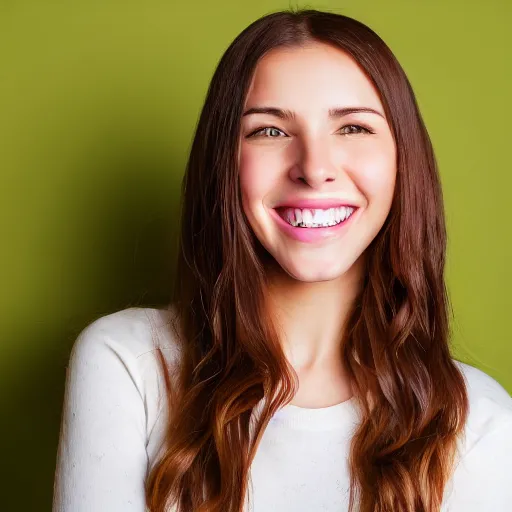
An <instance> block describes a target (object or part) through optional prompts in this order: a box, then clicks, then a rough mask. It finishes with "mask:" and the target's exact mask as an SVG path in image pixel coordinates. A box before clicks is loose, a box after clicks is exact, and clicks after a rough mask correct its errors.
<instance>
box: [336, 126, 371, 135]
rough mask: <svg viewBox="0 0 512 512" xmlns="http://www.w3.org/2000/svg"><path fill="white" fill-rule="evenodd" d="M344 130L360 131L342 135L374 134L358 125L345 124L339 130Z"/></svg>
mask: <svg viewBox="0 0 512 512" xmlns="http://www.w3.org/2000/svg"><path fill="white" fill-rule="evenodd" d="M344 128H356V130H361V131H356V132H354V131H350V132H349V133H342V135H358V134H359V133H374V132H372V131H371V130H369V129H368V128H365V127H364V126H359V125H358V124H346V125H345V126H342V127H341V128H340V130H343V129H344Z"/></svg>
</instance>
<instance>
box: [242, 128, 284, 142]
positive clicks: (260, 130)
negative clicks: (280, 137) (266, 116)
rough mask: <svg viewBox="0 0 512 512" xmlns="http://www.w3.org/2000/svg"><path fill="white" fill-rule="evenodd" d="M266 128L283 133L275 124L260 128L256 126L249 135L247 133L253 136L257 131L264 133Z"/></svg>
mask: <svg viewBox="0 0 512 512" xmlns="http://www.w3.org/2000/svg"><path fill="white" fill-rule="evenodd" d="M266 130H274V131H276V132H281V133H283V132H282V131H281V130H279V128H276V127H275V126H263V127H261V128H258V129H257V130H256V131H254V132H252V133H251V134H250V135H248V137H255V136H257V135H258V134H259V133H265V131H266ZM268 138H270V139H275V138H276V137H268Z"/></svg>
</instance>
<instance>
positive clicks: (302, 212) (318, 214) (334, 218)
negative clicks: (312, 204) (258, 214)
mask: <svg viewBox="0 0 512 512" xmlns="http://www.w3.org/2000/svg"><path fill="white" fill-rule="evenodd" d="M353 211H354V208H352V207H351V206H340V207H339V208H329V209H328V210H313V209H310V208H303V209H301V208H287V209H286V210H285V212H284V217H285V219H286V220H287V221H288V222H289V223H290V224H291V225H292V226H295V227H296V226H298V225H299V224H301V225H303V226H305V227H308V228H309V227H312V226H334V225H335V224H339V223H340V222H342V221H344V220H345V219H346V218H348V217H349V216H350V215H351V214H352V212H353Z"/></svg>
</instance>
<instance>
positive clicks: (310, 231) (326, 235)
mask: <svg viewBox="0 0 512 512" xmlns="http://www.w3.org/2000/svg"><path fill="white" fill-rule="evenodd" d="M358 211H359V208H356V209H355V210H354V211H353V212H352V214H351V215H350V217H349V218H348V219H345V220H344V221H343V222H340V223H339V224H336V225H335V226H327V227H324V228H299V227H294V226H292V225H291V224H288V222H286V221H285V220H284V219H283V218H282V217H281V216H280V215H279V213H277V211H276V210H274V209H272V214H273V216H274V218H275V219H276V222H277V225H278V226H279V227H280V228H281V229H282V230H283V231H284V232H285V233H286V234H287V235H288V236H290V237H291V238H293V239H295V240H298V241H299V242H306V243H315V242H322V241H324V240H328V239H330V238H334V237H338V236H340V235H342V234H343V233H344V232H345V229H346V227H347V226H348V225H349V224H350V223H351V221H352V219H353V218H354V216H355V215H356V214H357V212H358Z"/></svg>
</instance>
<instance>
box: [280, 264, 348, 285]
mask: <svg viewBox="0 0 512 512" xmlns="http://www.w3.org/2000/svg"><path fill="white" fill-rule="evenodd" d="M276 261H277V263H278V264H279V265H280V267H281V269H282V270H283V272H285V273H286V274H288V275H289V276H290V277H291V278H292V279H295V280H296V281H302V282H304V283H317V282H321V281H333V280H335V279H339V278H340V277H342V276H343V275H344V274H345V273H346V272H347V271H348V270H349V268H350V267H351V265H348V264H343V263H341V262H340V261H335V262H332V263H327V262H322V261H316V262H314V263H313V264H310V263H308V264H305V263H303V264H300V262H299V264H297V263H296V262H290V261H279V260H277V259H276Z"/></svg>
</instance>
